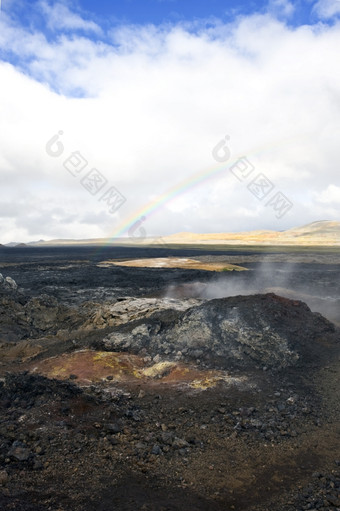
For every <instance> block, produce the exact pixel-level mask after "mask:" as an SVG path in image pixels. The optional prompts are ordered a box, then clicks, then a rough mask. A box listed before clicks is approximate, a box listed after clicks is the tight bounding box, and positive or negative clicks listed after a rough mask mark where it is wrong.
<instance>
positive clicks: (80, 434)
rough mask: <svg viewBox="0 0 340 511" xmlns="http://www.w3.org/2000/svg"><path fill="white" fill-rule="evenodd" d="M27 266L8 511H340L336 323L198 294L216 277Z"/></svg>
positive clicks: (3, 431) (11, 292) (13, 352)
mask: <svg viewBox="0 0 340 511" xmlns="http://www.w3.org/2000/svg"><path fill="white" fill-rule="evenodd" d="M13 254H14V255H13V257H12V259H11V260H9V259H8V258H7V259H6V260H3V263H2V273H3V275H4V276H3V277H0V356H1V359H0V378H1V380H0V508H1V509H4V510H6V511H7V510H18V511H20V510H22V511H28V510H37V511H40V510H44V511H45V510H46V511H47V510H53V511H58V510H59V511H71V510H72V511H78V510H79V511H80V510H81V511H84V510H85V511H91V510H103V511H109V510H113V509H117V510H157V511H158V510H169V511H170V510H179V509H181V510H212V511H213V510H229V509H230V510H231V509H234V510H249V511H260V510H262V511H263V510H269V509H270V510H274V511H292V510H307V509H309V510H315V509H320V510H337V509H340V449H339V445H340V443H339V440H340V439H339V434H340V427H339V418H340V406H339V372H340V360H339V356H340V343H339V340H340V333H339V329H338V327H337V326H336V325H335V324H334V323H333V322H331V321H329V320H328V319H326V318H324V317H323V316H321V315H320V314H319V313H317V312H312V311H311V310H310V309H309V307H308V306H307V305H306V304H304V303H303V302H301V301H299V300H297V299H288V298H284V297H280V296H278V295H277V294H274V293H265V294H250V295H248V296H231V297H226V298H222V297H218V298H214V299H208V298H207V296H205V294H204V293H201V294H199V293H197V292H196V293H192V294H191V295H190V293H188V290H189V289H190V286H194V289H195V290H196V291H197V289H198V288H199V286H198V287H197V282H200V286H202V285H204V286H206V285H208V284H209V283H210V282H211V280H212V278H214V277H212V276H211V272H200V271H198V270H187V271H186V270H162V269H161V270H152V269H142V268H139V269H134V270H132V269H131V268H119V267H117V268H115V269H114V271H113V270H112V268H101V267H100V260H104V259H105V258H103V257H102V258H100V257H98V258H96V259H95V260H90V262H89V259H87V258H85V257H84V258H83V259H81V258H79V259H73V262H71V261H70V257H69V256H67V257H68V259H67V258H66V256H65V258H64V259H62V258H60V259H58V258H56V260H55V261H51V259H49V258H47V257H46V254H44V255H43V256H40V257H41V259H39V260H37V258H36V256H34V257H33V256H31V259H30V260H27V259H25V258H23V257H22V256H20V255H16V254H18V252H15V253H13ZM142 255H143V256H145V254H142ZM176 255H178V254H176ZM186 255H188V256H191V255H194V254H186ZM86 256H88V254H86ZM196 256H197V254H195V258H196ZM6 257H8V256H7V255H6ZM20 257H21V259H20ZM203 257H210V258H211V257H213V256H211V255H210V256H203ZM219 257H221V256H219ZM228 257H229V256H228ZM16 258H17V259H16ZM230 262H231V264H234V263H235V264H238V263H240V264H242V261H241V260H238V261H235V260H232V261H230ZM244 263H247V261H244ZM310 264H312V263H310ZM322 264H325V263H322ZM248 266H249V269H252V267H251V264H250V265H248ZM335 266H336V265H333V267H332V268H333V269H332V271H334V272H335V271H336V268H335ZM38 268H39V270H38ZM85 268H86V270H85ZM281 268H282V267H281ZM84 270H85V271H84ZM299 270H300V271H299V272H298V273H299V279H300V280H302V276H301V272H302V273H303V267H301V268H300V269H299ZM330 270H331V268H329V267H327V268H326V269H325V271H324V272H323V273H322V279H323V280H324V281H325V282H326V287H327V292H328V293H330V294H331V293H332V291H331V290H330V289H329V288H328V285H327V279H330V280H334V279H333V276H332V277H331V276H330V274H329V273H328V272H329V271H330ZM127 271H130V273H126V272H127ZM309 271H310V267H308V268H307V271H306V274H307V275H309ZM319 271H320V275H321V272H322V269H321V267H319ZM207 273H209V275H207ZM243 273H244V274H245V273H246V274H251V272H243ZM312 273H313V272H312ZM81 275H82V277H81ZM314 275H315V272H314ZM39 277H40V279H39ZM146 277H147V278H146ZM224 278H226V279H230V280H228V282H234V281H235V279H249V278H250V277H249V276H246V277H245V276H241V274H240V273H238V274H237V276H236V274H230V275H227V276H224ZM322 279H319V282H318V283H316V285H315V288H314V290H313V292H315V293H316V290H317V289H316V288H317V286H319V285H320V280H322ZM271 281H272V282H271V283H272V285H273V286H275V285H277V286H279V285H282V280H281V281H280V278H278V279H275V278H274V277H273V273H272V272H271ZM295 281H296V282H298V279H295ZM239 282H240V281H239ZM243 282H244V281H243ZM124 283H125V286H124ZM264 284H265V285H267V282H265V283H264ZM169 286H172V288H171V289H172V292H171V293H170V294H176V297H173V298H172V297H171V296H169ZM183 286H184V288H183ZM296 287H298V286H296ZM174 288H176V289H177V290H178V291H177V292H176V293H174ZM183 289H184V290H185V293H184V291H183ZM201 289H202V287H201ZM295 291H296V289H295ZM183 295H184V296H183ZM337 296H338V295H337V294H336V292H335V291H334V288H333V297H335V298H337ZM333 313H334V312H332V314H333Z"/></svg>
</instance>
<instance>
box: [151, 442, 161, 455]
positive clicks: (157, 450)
mask: <svg viewBox="0 0 340 511" xmlns="http://www.w3.org/2000/svg"><path fill="white" fill-rule="evenodd" d="M161 452H162V450H161V448H160V446H159V445H157V444H155V445H154V446H153V448H152V449H151V454H155V455H156V456H158V455H159V454H161Z"/></svg>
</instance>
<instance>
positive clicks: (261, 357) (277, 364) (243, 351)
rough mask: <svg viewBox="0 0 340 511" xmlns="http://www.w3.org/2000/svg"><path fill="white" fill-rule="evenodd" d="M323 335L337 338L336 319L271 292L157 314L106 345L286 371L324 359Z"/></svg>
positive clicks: (107, 339)
mask: <svg viewBox="0 0 340 511" xmlns="http://www.w3.org/2000/svg"><path fill="white" fill-rule="evenodd" d="M325 339H329V343H330V344H329V345H332V343H334V344H336V342H337V341H336V339H337V335H336V334H335V328H334V325H333V324H332V323H330V322H329V321H327V320H326V319H325V318H323V317H322V316H320V315H319V314H316V313H312V312H311V311H310V309H309V308H308V306H307V305H305V304H304V303H303V302H299V301H293V300H289V299H286V298H282V297H279V296H276V295H274V294H267V295H251V296H236V297H229V298H222V299H216V300H210V301H206V302H204V303H202V304H201V305H198V306H194V307H191V308H190V309H189V310H187V311H185V312H177V315H174V316H173V317H172V318H171V319H169V318H164V316H163V317H158V318H157V315H156V316H154V317H153V318H151V320H150V321H148V322H143V323H141V322H139V324H138V325H136V324H132V325H128V326H127V327H125V328H123V329H117V330H116V331H114V332H112V333H111V334H109V335H108V336H106V337H105V338H104V340H103V346H104V348H105V349H108V350H110V349H112V350H116V351H121V350H126V351H131V352H134V353H139V352H141V351H143V352H145V353H147V354H148V355H150V356H151V357H154V356H157V355H158V356H159V355H160V356H163V357H168V358H169V357H170V358H174V359H175V360H197V361H199V363H202V364H204V365H207V366H209V367H222V368H255V367H261V368H263V367H266V368H272V369H282V368H285V367H289V366H295V365H297V364H299V365H301V364H302V365H307V364H308V363H310V362H311V361H312V360H313V361H314V362H315V361H316V360H317V359H321V358H322V357H323V352H324V346H323V344H324V341H325Z"/></svg>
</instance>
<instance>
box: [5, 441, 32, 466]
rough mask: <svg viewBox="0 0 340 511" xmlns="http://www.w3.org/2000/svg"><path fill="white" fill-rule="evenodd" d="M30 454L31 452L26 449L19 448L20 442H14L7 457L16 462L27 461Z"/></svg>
mask: <svg viewBox="0 0 340 511" xmlns="http://www.w3.org/2000/svg"><path fill="white" fill-rule="evenodd" d="M31 454H32V453H31V451H30V450H29V449H27V448H26V447H23V446H21V445H20V442H14V443H13V445H12V447H11V449H10V450H9V451H8V456H10V457H11V458H14V459H16V460H17V461H27V460H28V459H29V457H30V456H31Z"/></svg>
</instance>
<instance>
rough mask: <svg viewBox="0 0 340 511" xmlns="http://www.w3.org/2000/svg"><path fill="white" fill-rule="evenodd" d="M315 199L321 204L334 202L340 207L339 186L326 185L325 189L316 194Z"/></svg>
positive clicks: (332, 203)
mask: <svg viewBox="0 0 340 511" xmlns="http://www.w3.org/2000/svg"><path fill="white" fill-rule="evenodd" d="M316 200H317V201H318V202H321V203H322V204H329V205H334V204H336V205H337V206H338V207H339V209H340V186H335V185H328V186H327V188H326V189H325V190H323V191H322V192H321V193H320V194H317V196H316Z"/></svg>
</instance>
